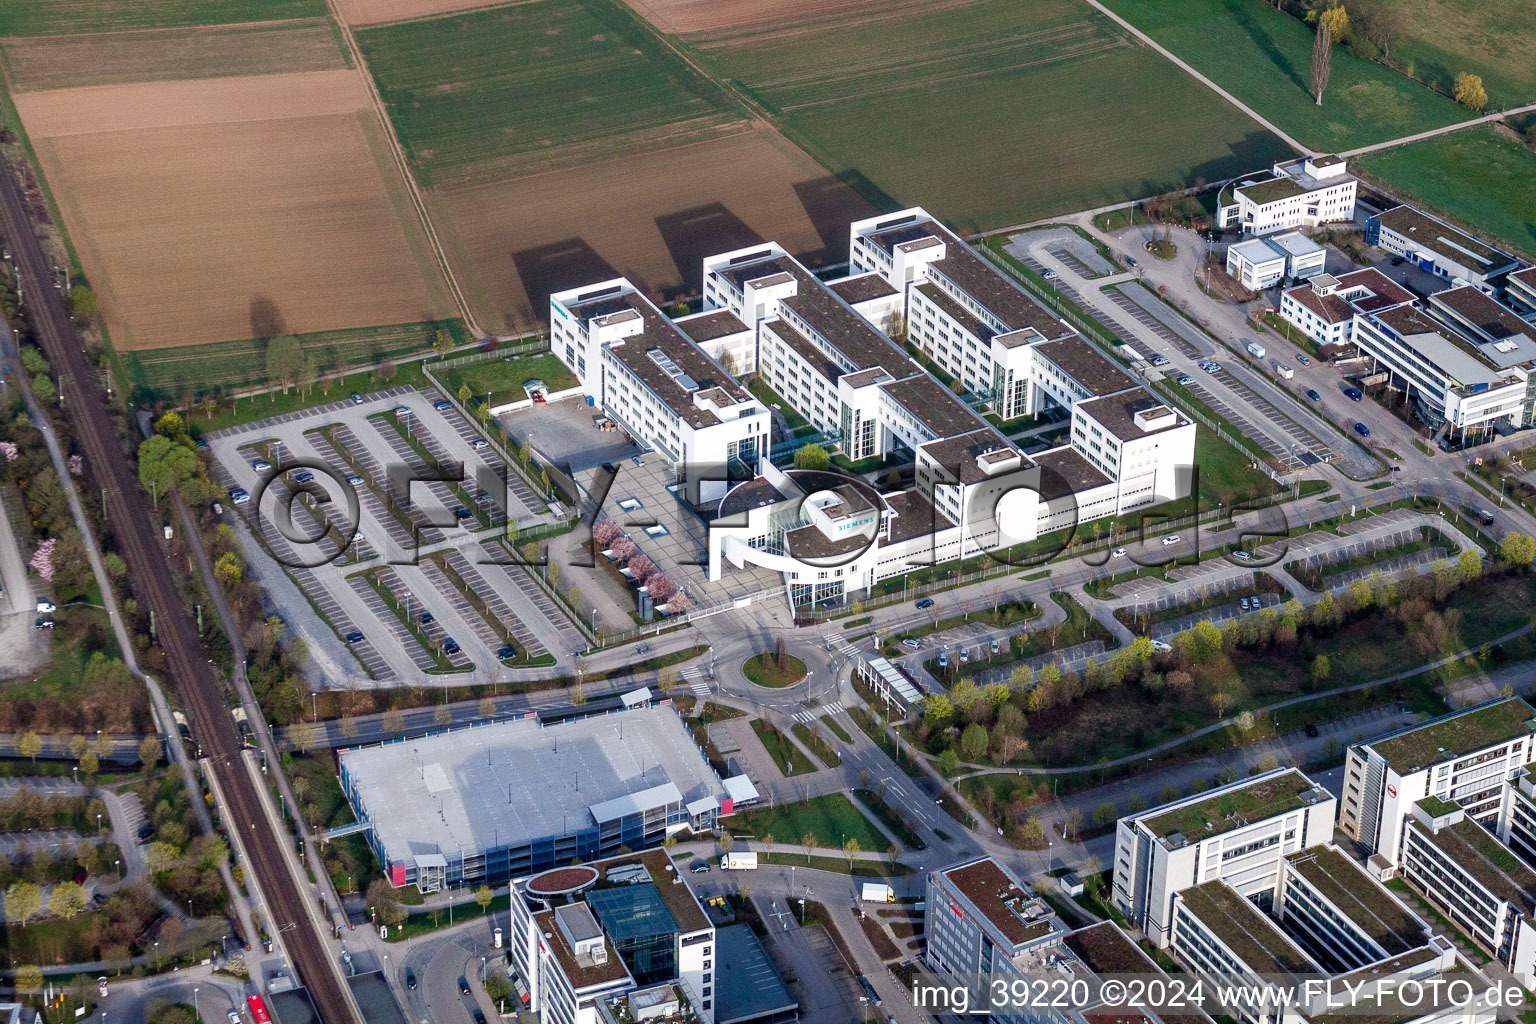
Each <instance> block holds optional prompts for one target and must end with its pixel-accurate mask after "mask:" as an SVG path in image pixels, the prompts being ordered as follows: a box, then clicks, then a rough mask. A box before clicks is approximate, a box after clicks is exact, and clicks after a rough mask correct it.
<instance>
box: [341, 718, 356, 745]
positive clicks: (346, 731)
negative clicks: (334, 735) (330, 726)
mask: <svg viewBox="0 0 1536 1024" xmlns="http://www.w3.org/2000/svg"><path fill="white" fill-rule="evenodd" d="M340 729H341V734H342V735H343V736H345V737H346V738H347V739H349V740H355V739H357V719H355V718H353V717H352V716H351V715H342V716H341V724H340Z"/></svg>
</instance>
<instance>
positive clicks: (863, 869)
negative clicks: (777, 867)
mask: <svg viewBox="0 0 1536 1024" xmlns="http://www.w3.org/2000/svg"><path fill="white" fill-rule="evenodd" d="M757 862H758V863H759V864H793V865H794V866H795V867H797V868H815V869H816V870H818V871H835V872H837V873H838V874H840V875H854V876H856V877H863V878H900V877H901V876H903V875H910V874H911V873H912V869H911V868H909V867H907V866H906V865H905V864H902V863H900V862H899V861H898V862H897V863H895V864H892V863H890V862H889V861H883V860H856V861H852V862H850V861H849V859H848V858H846V857H819V856H817V855H816V854H814V853H813V854H811V855H810V856H809V857H807V856H805V855H804V854H801V853H759V854H758V855H757Z"/></svg>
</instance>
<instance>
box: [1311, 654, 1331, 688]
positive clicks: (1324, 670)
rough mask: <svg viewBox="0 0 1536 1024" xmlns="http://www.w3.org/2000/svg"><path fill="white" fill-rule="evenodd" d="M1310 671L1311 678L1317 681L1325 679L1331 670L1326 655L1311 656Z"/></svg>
mask: <svg viewBox="0 0 1536 1024" xmlns="http://www.w3.org/2000/svg"><path fill="white" fill-rule="evenodd" d="M1311 671H1312V678H1313V679H1315V680H1317V681H1318V682H1319V683H1321V682H1323V681H1324V680H1325V679H1327V678H1328V674H1329V673H1330V672H1332V671H1333V668H1332V666H1331V665H1329V664H1328V655H1326V654H1319V655H1318V656H1317V657H1315V658H1313V659H1312V670H1311Z"/></svg>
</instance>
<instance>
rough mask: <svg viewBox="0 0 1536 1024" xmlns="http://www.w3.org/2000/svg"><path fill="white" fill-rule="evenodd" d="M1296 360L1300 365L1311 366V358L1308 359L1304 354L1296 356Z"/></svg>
mask: <svg viewBox="0 0 1536 1024" xmlns="http://www.w3.org/2000/svg"><path fill="white" fill-rule="evenodd" d="M1296 361H1297V362H1298V363H1300V364H1301V365H1302V366H1311V365H1312V360H1310V359H1308V358H1307V357H1306V356H1297V357H1296Z"/></svg>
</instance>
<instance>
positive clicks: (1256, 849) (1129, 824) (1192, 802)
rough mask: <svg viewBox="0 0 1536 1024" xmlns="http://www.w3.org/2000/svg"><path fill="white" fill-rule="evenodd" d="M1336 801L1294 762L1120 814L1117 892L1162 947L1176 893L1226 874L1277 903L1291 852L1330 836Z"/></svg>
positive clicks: (1134, 920) (1261, 899) (1257, 897)
mask: <svg viewBox="0 0 1536 1024" xmlns="http://www.w3.org/2000/svg"><path fill="white" fill-rule="evenodd" d="M1336 806H1337V804H1336V801H1335V800H1334V799H1333V797H1332V796H1331V795H1329V793H1328V792H1327V790H1325V789H1323V788H1322V787H1321V786H1319V785H1317V784H1316V783H1314V782H1313V781H1312V780H1311V779H1309V778H1307V777H1306V776H1305V775H1303V774H1302V773H1301V772H1299V771H1297V770H1296V769H1294V768H1282V769H1279V770H1277V771H1272V772H1268V773H1266V774H1263V775H1259V776H1256V777H1255V778H1252V779H1245V780H1243V781H1241V782H1234V783H1232V784H1230V785H1227V786H1223V787H1221V788H1220V789H1214V790H1211V791H1210V792H1208V793H1201V794H1199V795H1197V796H1191V797H1187V798H1185V799H1183V800H1176V801H1174V802H1173V803H1169V804H1164V805H1163V806H1161V807H1154V808H1152V809H1151V810H1147V811H1143V812H1141V813H1140V814H1135V815H1128V816H1126V817H1124V818H1121V819H1120V821H1119V823H1118V825H1117V831H1116V837H1115V864H1114V871H1115V875H1114V877H1115V888H1114V900H1115V904H1116V906H1118V907H1119V908H1120V910H1121V912H1122V913H1124V914H1125V916H1126V919H1127V920H1128V921H1129V922H1130V923H1131V924H1133V925H1134V926H1136V927H1137V928H1139V929H1140V930H1141V931H1142V932H1143V933H1144V934H1145V935H1146V936H1147V938H1149V939H1150V940H1152V942H1153V943H1154V944H1155V945H1157V946H1159V947H1166V946H1167V945H1168V944H1169V942H1171V941H1172V938H1173V925H1174V914H1173V910H1174V898H1175V897H1176V896H1177V895H1178V894H1179V893H1180V892H1181V891H1183V890H1185V889H1188V888H1190V887H1191V886H1194V885H1197V884H1201V883H1204V882H1207V881H1210V880H1212V879H1226V880H1229V881H1230V882H1231V883H1232V885H1234V886H1236V887H1237V889H1238V891H1239V892H1240V894H1241V895H1242V896H1244V897H1247V898H1248V899H1251V900H1254V901H1255V902H1256V903H1258V904H1259V905H1260V906H1263V907H1269V906H1271V905H1272V904H1273V901H1274V898H1275V895H1276V893H1277V892H1278V891H1279V889H1280V885H1281V867H1282V865H1283V863H1284V860H1285V858H1286V857H1287V856H1288V855H1290V854H1292V853H1295V852H1297V851H1299V850H1305V849H1308V848H1309V847H1313V846H1318V845H1321V844H1323V843H1326V842H1328V839H1329V837H1330V836H1331V835H1332V834H1333V819H1334V811H1335V808H1336Z"/></svg>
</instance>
